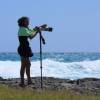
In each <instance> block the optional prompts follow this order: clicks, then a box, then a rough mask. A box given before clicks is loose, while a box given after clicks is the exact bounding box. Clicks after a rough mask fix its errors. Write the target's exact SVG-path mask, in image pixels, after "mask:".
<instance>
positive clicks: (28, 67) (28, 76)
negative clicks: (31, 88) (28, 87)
mask: <svg viewBox="0 0 100 100" xmlns="http://www.w3.org/2000/svg"><path fill="white" fill-rule="evenodd" d="M26 60H27V64H26V75H27V79H28V84H31V83H32V81H31V77H30V67H31V62H30V59H29V57H28V58H27V59H26Z"/></svg>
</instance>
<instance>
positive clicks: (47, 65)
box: [0, 59, 100, 79]
mask: <svg viewBox="0 0 100 100" xmlns="http://www.w3.org/2000/svg"><path fill="white" fill-rule="evenodd" d="M19 72H20V62H19V61H0V76H1V77H3V78H18V77H20V74H19ZM31 76H32V77H34V76H40V62H39V61H33V62H32V66H31ZM43 76H50V77H58V78H68V79H77V78H85V77H96V78H100V60H95V61H82V62H72V63H65V62H59V61H54V60H50V59H46V60H43Z"/></svg>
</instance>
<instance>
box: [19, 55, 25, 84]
mask: <svg viewBox="0 0 100 100" xmlns="http://www.w3.org/2000/svg"><path fill="white" fill-rule="evenodd" d="M25 67H26V60H25V58H24V57H21V69H20V77H21V84H23V85H24V73H25Z"/></svg>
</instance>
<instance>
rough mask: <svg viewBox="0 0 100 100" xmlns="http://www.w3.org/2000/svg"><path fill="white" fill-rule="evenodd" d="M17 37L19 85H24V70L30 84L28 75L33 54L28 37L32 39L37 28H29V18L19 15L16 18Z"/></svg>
mask: <svg viewBox="0 0 100 100" xmlns="http://www.w3.org/2000/svg"><path fill="white" fill-rule="evenodd" d="M18 26H19V31H18V39H19V47H18V54H19V55H20V57H21V69H20V78H21V82H20V84H19V85H20V86H25V84H24V74H25V72H26V75H27V79H28V85H29V84H32V80H31V77H30V66H31V63H30V57H32V56H33V53H32V50H31V48H30V46H29V41H28V38H30V39H32V38H33V37H35V36H36V34H37V33H38V31H37V29H36V28H34V29H33V30H31V29H29V28H28V26H29V18H28V17H21V18H20V19H18Z"/></svg>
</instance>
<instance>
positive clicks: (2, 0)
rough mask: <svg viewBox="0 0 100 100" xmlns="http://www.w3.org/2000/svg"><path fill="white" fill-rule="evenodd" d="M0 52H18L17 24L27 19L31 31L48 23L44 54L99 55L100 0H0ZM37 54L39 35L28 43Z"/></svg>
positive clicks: (44, 33) (44, 34) (45, 33)
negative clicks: (86, 53)
mask: <svg viewBox="0 0 100 100" xmlns="http://www.w3.org/2000/svg"><path fill="white" fill-rule="evenodd" d="M0 13H1V14H0V52H17V47H18V45H19V42H18V35H17V34H18V25H17V20H18V18H20V17H22V16H27V17H29V18H30V28H34V27H35V26H38V25H42V24H48V26H51V27H53V28H54V30H53V32H43V33H42V34H43V36H44V38H45V40H46V45H44V46H43V51H44V52H100V0H0ZM30 45H31V47H32V50H33V52H39V35H37V36H36V37H35V38H34V39H33V40H31V41H30Z"/></svg>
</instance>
